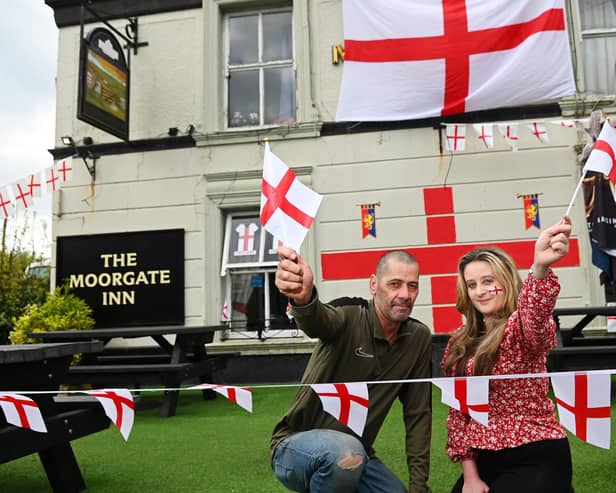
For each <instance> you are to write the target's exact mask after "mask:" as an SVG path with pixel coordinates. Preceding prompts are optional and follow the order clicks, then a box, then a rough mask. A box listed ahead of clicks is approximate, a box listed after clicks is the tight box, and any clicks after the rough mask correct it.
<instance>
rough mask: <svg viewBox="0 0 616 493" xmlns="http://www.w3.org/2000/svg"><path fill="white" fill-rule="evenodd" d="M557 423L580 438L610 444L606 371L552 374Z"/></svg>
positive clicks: (609, 411)
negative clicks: (558, 420)
mask: <svg viewBox="0 0 616 493" xmlns="http://www.w3.org/2000/svg"><path fill="white" fill-rule="evenodd" d="M551 379H552V388H553V389H554V396H555V397H556V406H557V408H558V417H559V419H560V423H561V424H562V425H563V426H564V427H565V428H567V429H568V430H569V431H570V432H571V433H573V434H574V435H575V436H576V437H578V438H579V439H580V440H583V441H585V442H588V443H591V444H593V445H596V446H597V447H602V448H606V449H609V448H610V428H611V425H610V416H611V407H610V385H611V376H610V375H609V374H601V373H596V374H589V373H576V374H569V375H552V377H551Z"/></svg>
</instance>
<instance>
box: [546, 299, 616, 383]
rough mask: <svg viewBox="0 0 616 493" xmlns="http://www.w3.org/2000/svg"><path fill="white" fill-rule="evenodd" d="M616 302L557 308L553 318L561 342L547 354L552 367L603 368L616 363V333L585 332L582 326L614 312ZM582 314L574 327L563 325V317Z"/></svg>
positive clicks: (558, 368)
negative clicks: (602, 304)
mask: <svg viewBox="0 0 616 493" xmlns="http://www.w3.org/2000/svg"><path fill="white" fill-rule="evenodd" d="M615 315H616V307H615V306H596V307H592V306H591V307H579V308H556V309H555V310H554V321H555V322H556V328H557V334H558V346H557V347H555V348H554V349H553V350H552V351H551V352H550V354H549V355H548V367H549V369H550V370H551V371H567V370H602V369H612V368H614V367H616V334H609V333H608V334H600V335H597V334H595V335H590V334H585V333H584V332H583V329H584V328H586V327H587V326H588V324H589V323H590V322H591V321H592V320H594V319H595V317H597V316H615ZM570 316H576V317H578V318H579V317H582V318H581V319H579V320H578V321H577V322H576V323H575V325H574V326H573V327H570V328H566V327H563V326H562V323H561V317H570Z"/></svg>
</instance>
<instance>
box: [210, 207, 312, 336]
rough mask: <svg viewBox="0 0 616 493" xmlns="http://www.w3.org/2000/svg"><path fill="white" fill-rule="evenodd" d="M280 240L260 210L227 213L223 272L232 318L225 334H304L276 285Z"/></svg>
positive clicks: (226, 296) (286, 300) (226, 298)
mask: <svg viewBox="0 0 616 493" xmlns="http://www.w3.org/2000/svg"><path fill="white" fill-rule="evenodd" d="M275 245H278V241H277V240H276V239H275V238H274V237H273V236H272V235H271V234H269V233H268V232H267V231H265V230H264V229H262V228H261V225H260V222H259V214H258V213H232V214H229V215H228V216H227V221H226V226H225V240H224V248H223V261H222V270H221V275H222V276H223V277H225V282H224V283H223V285H224V289H225V300H226V303H227V305H228V309H229V314H230V318H231V320H230V321H229V322H228V325H229V330H227V331H226V334H225V337H226V338H229V339H238V338H251V339H254V338H259V339H264V338H271V337H301V332H300V331H299V330H297V328H296V326H295V323H294V322H293V321H292V320H290V319H289V318H288V316H287V306H288V303H289V302H288V299H287V298H286V297H285V296H283V295H281V294H280V292H279V291H278V289H277V288H276V286H275V285H274V276H275V274H274V273H275V271H276V266H277V265H278V255H277V253H276V246H275Z"/></svg>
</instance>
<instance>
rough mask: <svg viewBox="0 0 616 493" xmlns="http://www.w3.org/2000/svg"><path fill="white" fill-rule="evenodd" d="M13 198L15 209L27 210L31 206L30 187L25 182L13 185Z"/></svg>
mask: <svg viewBox="0 0 616 493" xmlns="http://www.w3.org/2000/svg"><path fill="white" fill-rule="evenodd" d="M12 191H13V196H14V197H15V206H16V208H17V209H23V210H26V209H29V208H30V207H31V206H32V204H33V199H32V195H31V194H30V187H29V186H28V183H27V181H26V180H19V181H17V182H15V183H14V184H13V190H12Z"/></svg>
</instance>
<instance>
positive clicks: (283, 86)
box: [225, 8, 296, 128]
mask: <svg viewBox="0 0 616 493" xmlns="http://www.w3.org/2000/svg"><path fill="white" fill-rule="evenodd" d="M225 20H226V48H227V50H226V53H227V55H226V80H227V84H226V89H227V127H228V128H237V127H256V126H263V125H279V124H286V123H293V122H295V121H296V120H295V69H294V62H293V28H292V26H293V12H292V10H291V9H288V8H287V9H283V10H268V11H262V12H253V13H242V14H228V15H227V16H226V17H225Z"/></svg>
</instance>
